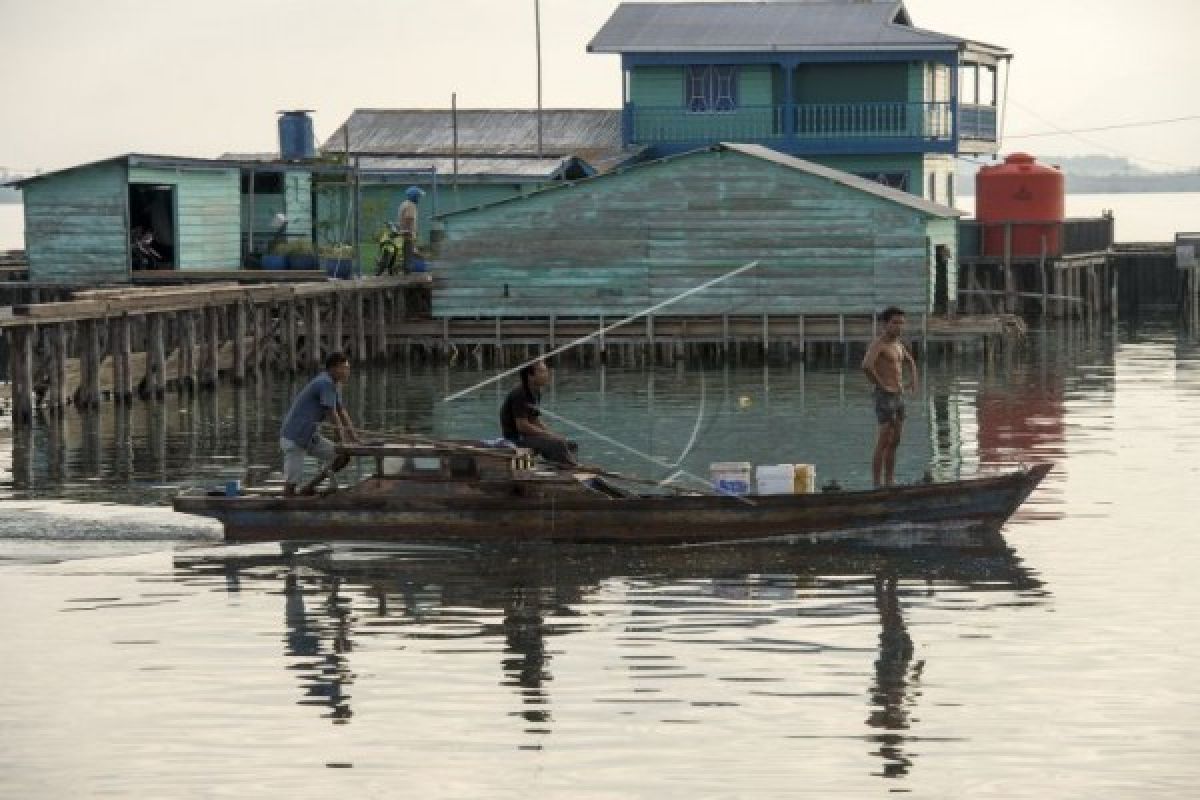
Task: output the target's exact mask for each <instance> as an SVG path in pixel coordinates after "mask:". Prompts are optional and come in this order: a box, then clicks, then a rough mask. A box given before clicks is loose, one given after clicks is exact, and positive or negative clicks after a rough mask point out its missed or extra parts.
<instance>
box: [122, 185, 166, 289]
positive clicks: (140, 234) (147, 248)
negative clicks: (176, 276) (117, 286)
mask: <svg viewBox="0 0 1200 800" xmlns="http://www.w3.org/2000/svg"><path fill="white" fill-rule="evenodd" d="M175 247H176V239H175V187H174V186H170V185H165V184H154V183H131V184H129V252H130V257H131V261H132V264H131V265H130V266H131V268H132V269H134V270H147V269H175V268H176V267H177V266H178V261H177V260H176V253H175Z"/></svg>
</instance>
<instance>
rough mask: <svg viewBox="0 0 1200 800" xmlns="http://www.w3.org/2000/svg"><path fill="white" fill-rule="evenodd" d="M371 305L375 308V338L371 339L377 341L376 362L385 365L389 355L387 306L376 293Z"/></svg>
mask: <svg viewBox="0 0 1200 800" xmlns="http://www.w3.org/2000/svg"><path fill="white" fill-rule="evenodd" d="M371 305H372V306H373V307H374V314H373V317H374V318H373V320H372V322H373V326H372V327H373V328H374V336H372V337H371V338H372V339H374V341H375V360H376V361H377V362H379V363H383V362H385V361H387V355H388V327H387V304H386V303H385V302H384V298H383V295H382V294H381V293H379V292H376V293H374V294H373V295H372V296H371Z"/></svg>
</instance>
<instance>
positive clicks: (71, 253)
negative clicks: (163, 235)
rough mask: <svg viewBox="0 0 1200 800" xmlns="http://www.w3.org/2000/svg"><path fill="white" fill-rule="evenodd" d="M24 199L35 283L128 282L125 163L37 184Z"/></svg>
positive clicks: (95, 167) (78, 171)
mask: <svg viewBox="0 0 1200 800" xmlns="http://www.w3.org/2000/svg"><path fill="white" fill-rule="evenodd" d="M22 194H23V196H24V204H25V251H26V254H27V256H28V259H29V279H30V280H31V281H38V282H45V283H63V284H80V285H89V284H97V283H112V282H121V281H126V280H128V278H129V239H128V233H127V231H128V223H127V222H126V217H125V214H126V204H127V202H128V195H127V190H126V183H125V163H124V162H106V163H101V164H96V165H93V166H89V167H81V168H79V169H75V170H71V171H69V172H64V173H61V174H58V175H52V176H48V177H46V178H42V179H41V180H35V181H33V182H32V183H29V184H26V185H25V187H24V189H23V192H22Z"/></svg>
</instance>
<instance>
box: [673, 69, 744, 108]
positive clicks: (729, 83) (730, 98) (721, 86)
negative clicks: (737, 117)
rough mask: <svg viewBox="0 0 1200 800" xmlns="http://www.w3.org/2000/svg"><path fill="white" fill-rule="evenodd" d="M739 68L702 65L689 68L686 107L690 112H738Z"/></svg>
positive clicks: (685, 90) (685, 95) (685, 91)
mask: <svg viewBox="0 0 1200 800" xmlns="http://www.w3.org/2000/svg"><path fill="white" fill-rule="evenodd" d="M737 83H738V68H737V67H736V66H718V65H714V64H700V65H695V66H690V67H688V68H687V79H686V80H685V82H684V87H683V88H684V98H683V101H684V106H685V107H686V108H687V110H688V111H692V112H697V113H700V112H706V111H736V110H737V104H738V92H737Z"/></svg>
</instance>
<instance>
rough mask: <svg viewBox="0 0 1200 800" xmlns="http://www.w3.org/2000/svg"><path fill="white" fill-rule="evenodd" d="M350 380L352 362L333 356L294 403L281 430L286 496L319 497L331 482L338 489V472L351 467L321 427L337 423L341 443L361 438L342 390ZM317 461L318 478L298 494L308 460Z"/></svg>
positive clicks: (329, 357) (336, 429) (326, 360)
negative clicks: (322, 487) (318, 492)
mask: <svg viewBox="0 0 1200 800" xmlns="http://www.w3.org/2000/svg"><path fill="white" fill-rule="evenodd" d="M349 377H350V360H349V359H348V358H346V356H345V355H343V354H342V353H331V354H330V355H329V356H328V357H327V358H326V359H325V369H324V371H322V372H321V374H319V375H317V377H315V378H313V379H312V380H311V381H309V383H308V385H307V386H305V387H304V388H303V389H301V390H300V393H299V394H297V395H296V398H295V400H293V401H292V407H291V408H290V409H288V412H287V415H286V416H285V417H284V418H283V425H282V427H281V428H280V430H279V446H280V449H282V450H283V494H284V496H285V497H292V496H294V495H296V494H297V493H299V494H305V495H310V494H314V493H316V489H317V486H319V485H320V484H321V481H323V480H325V479H326V478H329V479H330V480H331V481H332V483H333V488H334V489H336V488H337V478H336V477H335V476H334V473H336V472H337V471H338V470H340V469H342V468H344V467H345V466H346V465H347V464H349V463H350V457H349V456H346V455H338V454H337V451H336V449H335V447H334V444H333V442H331V441H330V440H329V439H326V438H325V437H324V436H322V435H321V432H320V430H319V429H318V426H319V425H320V424H321V423H322V422H324V421H325V420H329V421H330V422H332V423H333V429H334V430H335V431H336V432H337V438H338V441H339V442H343V443H346V442H357V441H358V434H357V433H356V432H355V430H354V425H353V424H352V423H351V422H350V414H349V413H348V412H347V411H346V404H345V402H343V400H342V392H341V387H342V386H343V385H344V384H345V383H346V379H347V378H349ZM305 455H310V456H312V457H313V458H315V459H317V462H318V464H319V467H320V468H319V469H318V470H317V475H316V477H314V478H313V479H312V480H311V481H309V482H308V483H307V484H305V485H304V486H303V487H302V488H300V489H299V490H298V491H297V487H298V486H299V485H300V482H301V480H302V479H303V478H304V456H305Z"/></svg>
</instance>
